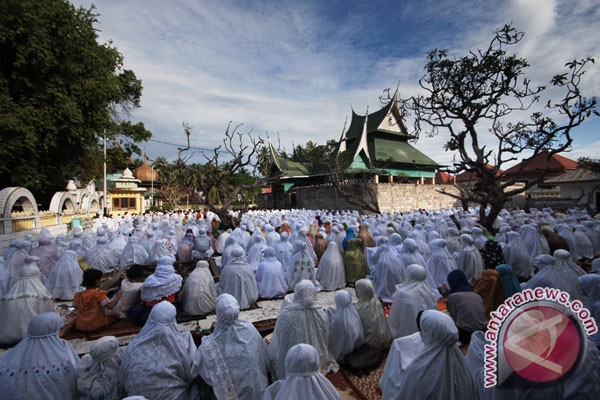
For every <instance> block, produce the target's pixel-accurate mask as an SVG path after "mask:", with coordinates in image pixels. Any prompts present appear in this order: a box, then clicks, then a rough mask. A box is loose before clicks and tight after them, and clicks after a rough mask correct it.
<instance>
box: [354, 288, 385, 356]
mask: <svg viewBox="0 0 600 400" xmlns="http://www.w3.org/2000/svg"><path fill="white" fill-rule="evenodd" d="M355 288H356V297H358V303H356V310H357V311H358V315H359V316H360V321H361V324H362V327H363V330H364V333H365V342H366V343H367V344H368V345H369V346H371V347H373V348H376V349H379V350H385V349H387V348H389V347H390V342H391V341H392V333H391V332H390V327H389V325H388V321H387V318H386V317H385V312H384V311H383V305H382V304H381V301H379V299H378V298H377V297H376V296H375V289H374V288H373V282H371V281H370V280H369V279H359V280H357V281H356V283H355Z"/></svg>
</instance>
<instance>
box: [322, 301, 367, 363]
mask: <svg viewBox="0 0 600 400" xmlns="http://www.w3.org/2000/svg"><path fill="white" fill-rule="evenodd" d="M334 298H335V308H334V309H329V310H328V312H330V314H331V316H330V318H329V344H328V348H329V352H330V353H331V354H332V355H333V357H334V358H335V359H336V361H338V362H339V361H341V360H342V359H343V358H344V357H345V356H346V355H348V354H350V353H352V352H353V351H354V350H355V349H357V348H358V347H359V346H360V345H362V344H363V343H364V341H365V334H364V332H363V327H362V323H361V322H360V316H359V315H358V311H357V310H356V307H355V306H354V304H352V295H351V294H350V293H349V292H347V291H345V290H340V291H339V292H337V293H336V294H335V297H334Z"/></svg>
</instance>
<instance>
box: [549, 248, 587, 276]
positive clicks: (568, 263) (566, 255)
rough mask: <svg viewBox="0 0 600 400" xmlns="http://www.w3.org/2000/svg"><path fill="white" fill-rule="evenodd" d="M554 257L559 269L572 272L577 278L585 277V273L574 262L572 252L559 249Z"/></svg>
mask: <svg viewBox="0 0 600 400" xmlns="http://www.w3.org/2000/svg"><path fill="white" fill-rule="evenodd" d="M553 255H554V258H555V259H556V265H557V266H558V268H560V269H564V270H569V271H572V272H574V273H575V274H576V275H577V276H582V275H585V271H584V270H583V269H582V268H581V267H580V266H579V265H577V264H575V261H573V255H572V254H570V252H568V251H566V250H561V249H559V250H556V251H555V252H554V254H553Z"/></svg>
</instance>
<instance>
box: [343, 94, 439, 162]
mask: <svg viewBox="0 0 600 400" xmlns="http://www.w3.org/2000/svg"><path fill="white" fill-rule="evenodd" d="M409 139H411V136H410V135H409V133H408V130H407V129H406V125H405V124H404V121H403V120H402V116H401V114H400V110H399V109H398V92H397V91H396V93H395V94H394V96H393V98H392V99H390V101H389V102H388V103H387V104H386V105H385V106H384V107H383V108H381V109H380V110H378V111H376V112H374V113H372V114H368V113H367V114H365V115H358V114H356V113H355V112H354V110H352V120H351V121H350V126H349V127H348V129H347V130H346V131H345V132H343V133H342V137H341V140H340V146H339V149H338V152H340V153H342V152H344V151H347V152H348V154H351V155H353V157H352V160H355V161H356V162H355V163H354V166H357V165H363V164H364V165H365V167H367V168H373V167H376V164H377V162H378V161H380V162H387V161H390V160H391V161H392V162H394V163H396V164H400V165H406V166H413V167H416V166H420V167H423V166H426V167H436V166H438V164H437V163H436V162H435V161H433V160H432V159H431V158H429V157H428V156H427V155H425V154H423V153H422V152H420V151H419V150H417V149H416V148H415V147H413V146H412V145H411V144H410V143H408V140H409Z"/></svg>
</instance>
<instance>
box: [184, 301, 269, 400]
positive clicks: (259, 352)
mask: <svg viewBox="0 0 600 400" xmlns="http://www.w3.org/2000/svg"><path fill="white" fill-rule="evenodd" d="M216 312H217V322H216V325H215V330H214V332H213V333H212V334H210V335H209V336H205V337H204V338H202V344H201V345H200V347H199V348H198V350H197V351H196V354H195V355H194V361H193V365H192V375H193V376H198V375H200V376H201V377H202V379H203V380H204V381H205V382H206V383H207V384H208V385H209V386H212V388H213V392H214V394H215V396H216V398H217V400H229V399H248V400H252V399H259V398H260V397H261V396H262V393H263V392H264V390H265V389H266V388H267V386H268V385H269V379H268V377H267V373H268V371H269V365H270V360H269V353H268V351H267V346H266V344H265V341H264V340H263V338H262V337H261V336H260V333H258V331H257V330H256V328H255V327H254V325H252V324H251V323H250V322H248V321H243V320H240V319H238V317H239V314H240V306H239V304H238V302H237V301H236V299H234V298H233V296H230V295H228V294H222V295H220V296H219V297H218V298H217V303H216ZM250 366H251V367H250Z"/></svg>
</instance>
